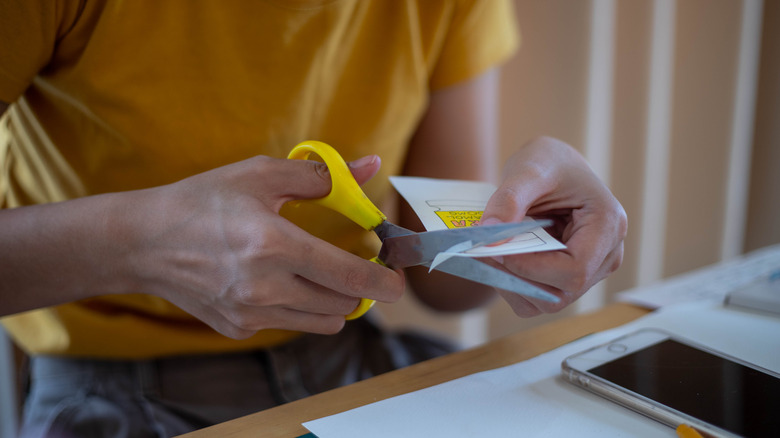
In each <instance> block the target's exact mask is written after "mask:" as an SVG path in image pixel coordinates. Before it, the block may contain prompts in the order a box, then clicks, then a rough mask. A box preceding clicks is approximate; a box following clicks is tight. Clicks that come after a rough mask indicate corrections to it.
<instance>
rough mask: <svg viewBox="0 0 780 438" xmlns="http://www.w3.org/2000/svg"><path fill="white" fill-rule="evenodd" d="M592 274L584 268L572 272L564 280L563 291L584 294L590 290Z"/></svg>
mask: <svg viewBox="0 0 780 438" xmlns="http://www.w3.org/2000/svg"><path fill="white" fill-rule="evenodd" d="M590 277H591V276H590V274H589V272H588V271H587V270H586V269H584V268H577V269H573V270H572V271H570V272H569V273H568V275H567V277H566V279H565V280H564V283H563V287H562V288H561V289H562V290H565V291H569V292H575V293H576V292H583V291H585V290H586V289H587V288H588V284H589V282H590Z"/></svg>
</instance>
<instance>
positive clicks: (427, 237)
mask: <svg viewBox="0 0 780 438" xmlns="http://www.w3.org/2000/svg"><path fill="white" fill-rule="evenodd" d="M550 223H551V222H550V221H533V220H528V221H523V222H514V223H506V224H495V225H484V226H478V227H468V228H453V229H448V230H436V231H426V232H423V233H411V234H406V235H400V236H393V237H387V238H385V239H384V240H383V241H382V249H381V250H380V251H379V259H380V260H382V262H384V263H385V264H386V265H387V266H391V267H393V268H406V267H408V266H416V265H422V264H425V263H430V262H431V261H433V259H434V258H435V257H436V255H437V254H439V253H440V252H442V251H446V250H447V249H449V248H451V247H452V246H453V245H455V244H457V243H461V242H466V241H471V242H472V243H473V244H474V246H480V245H487V244H490V243H494V242H498V241H501V240H504V239H508V238H510V237H513V236H516V235H518V234H522V233H525V232H527V231H530V230H532V229H534V228H537V227H544V226H547V225H549V224H550Z"/></svg>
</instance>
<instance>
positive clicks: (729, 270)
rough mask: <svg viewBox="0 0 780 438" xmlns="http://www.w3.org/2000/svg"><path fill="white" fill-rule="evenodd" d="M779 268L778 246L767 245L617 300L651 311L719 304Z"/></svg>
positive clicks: (630, 292)
mask: <svg viewBox="0 0 780 438" xmlns="http://www.w3.org/2000/svg"><path fill="white" fill-rule="evenodd" d="M778 268H780V245H773V246H768V247H765V248H761V249H758V250H755V251H752V252H750V253H749V254H746V255H743V256H741V257H737V258H735V259H733V260H728V261H725V262H723V263H719V264H716V265H712V266H706V267H704V268H701V269H697V270H695V271H691V272H688V273H685V274H681V275H678V276H676V277H672V278H669V279H666V280H664V281H663V282H660V283H658V284H653V285H649V286H646V287H639V288H636V289H631V290H628V291H625V292H621V293H620V294H618V296H617V298H618V300H619V301H624V302H629V303H632V304H638V305H640V306H644V307H647V308H650V309H657V308H659V307H663V306H668V305H671V304H679V303H687V302H693V301H710V302H713V303H721V302H723V300H724V299H725V298H726V295H727V294H729V293H730V292H733V291H735V290H737V289H739V288H742V287H745V286H747V285H748V284H750V283H752V282H754V281H756V279H759V278H761V277H765V276H768V275H769V274H770V273H772V272H774V271H775V270H777V269H778Z"/></svg>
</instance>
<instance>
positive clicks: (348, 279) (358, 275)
mask: <svg viewBox="0 0 780 438" xmlns="http://www.w3.org/2000/svg"><path fill="white" fill-rule="evenodd" d="M369 284H370V279H369V276H368V275H367V274H366V272H364V271H363V270H358V269H349V270H347V271H346V272H345V274H344V286H345V288H346V290H347V292H348V293H349V294H350V295H353V296H362V295H363V293H362V292H363V291H365V290H366V289H367V286H368V285H369Z"/></svg>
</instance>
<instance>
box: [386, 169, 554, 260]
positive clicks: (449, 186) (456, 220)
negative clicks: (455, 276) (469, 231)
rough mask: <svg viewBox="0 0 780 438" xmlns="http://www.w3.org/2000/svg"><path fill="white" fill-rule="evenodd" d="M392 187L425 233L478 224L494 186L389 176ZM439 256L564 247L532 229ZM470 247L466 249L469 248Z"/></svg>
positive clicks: (540, 229)
mask: <svg viewBox="0 0 780 438" xmlns="http://www.w3.org/2000/svg"><path fill="white" fill-rule="evenodd" d="M390 182H391V183H392V184H393V187H395V189H396V190H397V191H398V193H400V194H401V196H403V197H404V199H406V202H408V203H409V205H410V206H411V207H412V209H413V210H414V212H415V213H416V214H417V216H418V217H419V218H420V221H421V222H422V224H423V226H424V227H425V229H426V230H428V231H432V230H445V229H448V228H464V227H472V226H475V225H478V224H479V220H480V218H481V217H482V213H483V212H484V211H485V206H486V205H487V201H488V199H490V195H492V194H493V192H495V191H496V188H495V186H493V185H492V184H489V183H484V182H475V181H458V180H449V179H432V178H415V177H407V176H392V177H390ZM459 248H460V249H459V250H457V251H454V250H453V251H447V252H444V253H442V254H443V255H444V256H445V257H446V258H449V257H454V256H457V257H492V256H502V255H509V254H521V253H528V252H537V251H552V250H557V249H563V248H566V246H565V245H564V244H562V243H561V242H559V241H557V240H556V239H555V238H553V237H552V236H550V235H549V234H548V233H547V232H546V231H544V229H542V228H536V229H534V230H531V231H529V232H527V233H523V234H521V235H518V236H515V237H514V238H513V239H511V240H510V241H508V242H506V243H503V244H500V245H486V246H480V247H477V248H471V249H467V248H464V247H459ZM469 248H470V247H469Z"/></svg>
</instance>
